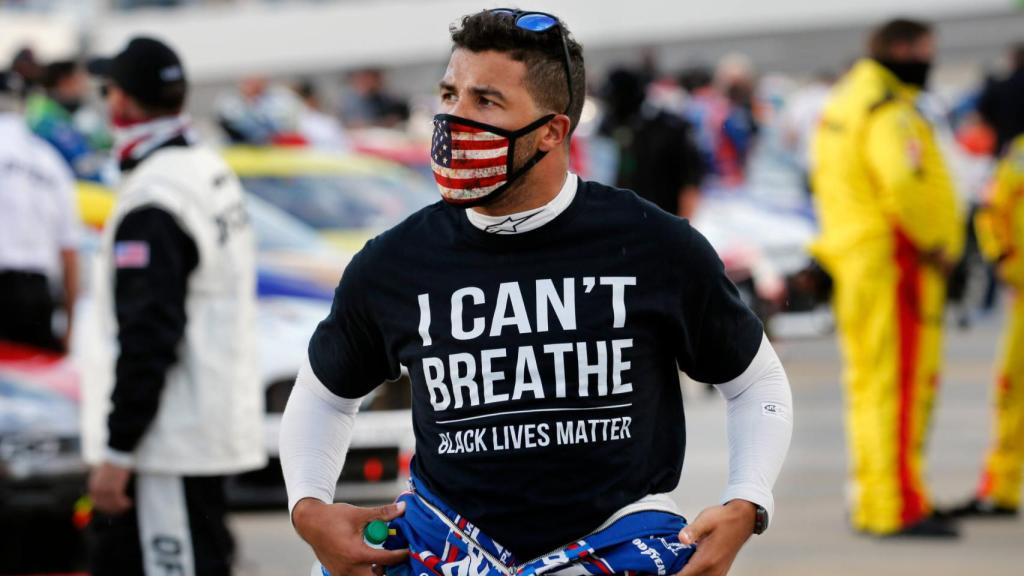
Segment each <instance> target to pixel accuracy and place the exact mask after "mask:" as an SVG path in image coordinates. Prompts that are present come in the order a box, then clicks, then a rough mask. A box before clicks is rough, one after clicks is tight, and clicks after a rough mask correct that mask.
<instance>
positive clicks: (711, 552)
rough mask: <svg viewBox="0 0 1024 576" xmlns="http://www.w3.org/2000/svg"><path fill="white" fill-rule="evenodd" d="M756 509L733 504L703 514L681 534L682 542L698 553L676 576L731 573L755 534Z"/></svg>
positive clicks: (745, 502) (733, 502) (717, 507)
mask: <svg viewBox="0 0 1024 576" xmlns="http://www.w3.org/2000/svg"><path fill="white" fill-rule="evenodd" d="M756 511H757V507H756V506H755V505H754V504H752V503H750V502H747V501H746V500H732V501H730V502H729V503H727V504H725V505H724V506H714V507H712V508H708V509H706V510H704V511H703V512H701V513H700V514H699V515H698V516H697V519H696V520H694V521H693V523H692V524H690V525H689V526H687V527H686V528H683V529H682V531H681V532H679V541H680V542H682V543H683V544H686V545H688V546H689V545H691V544H697V551H696V552H694V553H693V556H691V557H690V560H689V562H687V563H686V566H684V567H683V570H682V571H681V572H679V574H678V575H677V576H722V575H723V574H726V573H728V572H729V567H730V566H732V563H733V560H735V559H736V555H737V554H738V553H739V551H740V547H742V546H743V543H744V542H746V541H747V538H750V535H751V534H753V533H754V521H755V516H756Z"/></svg>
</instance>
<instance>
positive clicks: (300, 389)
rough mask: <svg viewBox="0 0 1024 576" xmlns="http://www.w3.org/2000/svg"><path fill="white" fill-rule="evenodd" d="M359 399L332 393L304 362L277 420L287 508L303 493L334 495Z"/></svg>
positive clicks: (305, 495) (318, 497)
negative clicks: (279, 427) (279, 428)
mask: <svg viewBox="0 0 1024 576" xmlns="http://www.w3.org/2000/svg"><path fill="white" fill-rule="evenodd" d="M360 402H361V399H352V400H349V399H344V398H340V397H338V396H334V395H333V394H331V393H330V392H329V391H328V390H327V388H325V387H324V385H323V384H322V383H320V381H319V380H318V379H317V378H316V375H315V374H313V371H312V369H311V368H310V366H309V363H308V362H306V363H305V364H304V365H303V367H302V369H301V370H300V371H299V376H298V378H297V379H296V382H295V387H294V388H293V389H292V393H291V396H290V397H289V398H288V405H287V407H285V411H284V416H283V417H282V420H281V436H280V454H281V470H282V472H283V474H284V482H285V487H286V488H287V490H288V510H289V511H292V512H293V511H294V510H295V507H296V504H298V502H299V501H300V500H302V499H304V498H313V499H316V500H319V501H321V502H328V503H329V502H332V501H333V500H334V489H335V486H336V485H337V483H338V477H339V476H340V475H341V469H342V467H343V466H344V464H345V454H346V453H347V452H348V447H349V444H351V442H352V429H353V428H354V426H355V416H356V413H357V412H358V410H359V404H360Z"/></svg>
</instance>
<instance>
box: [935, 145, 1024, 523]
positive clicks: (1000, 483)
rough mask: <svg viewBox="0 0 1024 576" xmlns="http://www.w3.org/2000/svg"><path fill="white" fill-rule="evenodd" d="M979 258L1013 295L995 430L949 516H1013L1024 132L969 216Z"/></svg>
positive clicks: (1021, 423) (1022, 403)
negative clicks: (969, 486)
mask: <svg viewBox="0 0 1024 576" xmlns="http://www.w3.org/2000/svg"><path fill="white" fill-rule="evenodd" d="M975 230H976V231H977V233H978V241H979V245H980V247H981V250H982V253H983V254H984V256H985V257H986V258H987V259H989V260H992V261H994V262H996V271H997V273H998V275H999V278H1000V279H1001V280H1002V281H1003V282H1005V283H1006V284H1007V285H1008V286H1009V287H1010V288H1011V290H1013V291H1014V294H1013V301H1012V303H1011V304H1010V318H1009V321H1008V322H1007V324H1006V328H1005V329H1004V333H1003V342H1002V352H1001V357H1000V360H999V364H998V366H997V369H996V385H995V427H994V431H993V438H992V445H991V447H990V448H989V451H988V455H987V456H986V458H985V467H984V469H983V470H982V474H981V482H980V483H979V485H978V490H977V493H976V494H975V496H974V498H972V499H971V500H969V501H968V502H966V503H965V504H963V505H961V506H959V507H957V508H954V509H953V510H952V511H951V512H952V513H953V515H954V516H958V517H967V516H983V517H984V516H987V517H996V516H1016V515H1017V513H1018V509H1019V508H1020V492H1021V481H1022V476H1021V474H1022V470H1024V299H1022V298H1021V290H1024V134H1021V135H1018V136H1017V137H1016V139H1014V140H1013V141H1011V143H1010V144H1009V146H1008V148H1007V152H1006V154H1005V156H1004V157H1003V159H1002V161H1001V162H1000V164H999V168H998V169H997V171H996V176H995V181H994V182H993V185H992V190H991V196H990V198H989V200H988V203H987V205H986V206H985V207H984V208H983V209H982V210H981V211H980V212H979V213H978V215H977V217H976V218H975Z"/></svg>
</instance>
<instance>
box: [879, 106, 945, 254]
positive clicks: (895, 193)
mask: <svg viewBox="0 0 1024 576" xmlns="http://www.w3.org/2000/svg"><path fill="white" fill-rule="evenodd" d="M864 154H865V160H866V162H867V165H868V169H869V171H870V173H871V176H872V179H873V180H874V183H875V186H876V188H877V190H878V199H879V202H880V203H881V207H882V211H883V212H884V213H885V214H886V215H888V217H889V218H890V219H891V221H892V222H893V224H894V225H896V226H898V227H899V228H900V230H901V231H902V232H903V233H904V234H906V235H907V237H908V238H909V239H910V241H911V242H912V243H913V244H914V245H915V246H916V247H917V248H918V249H919V250H922V251H929V250H933V249H936V248H939V249H941V250H942V251H943V252H944V253H945V255H946V257H947V258H948V259H950V260H955V259H958V258H959V257H960V254H961V252H962V251H963V243H964V230H963V223H962V217H961V215H960V207H959V203H958V200H957V198H956V193H955V191H954V189H953V183H952V179H951V178H950V176H949V172H948V170H947V168H946V165H945V161H944V160H943V158H942V153H941V151H940V150H939V146H938V143H937V142H936V140H935V135H934V133H933V130H932V128H931V126H930V125H928V123H927V122H926V121H925V120H924V119H923V118H921V117H920V115H919V114H918V113H917V112H916V111H915V110H914V109H913V108H912V107H910V106H908V105H906V104H903V103H902V102H898V101H894V102H891V103H885V104H882V105H881V106H880V107H879V109H878V110H876V111H874V112H873V113H872V115H871V119H870V120H869V121H868V123H867V125H866V128H865V140H864Z"/></svg>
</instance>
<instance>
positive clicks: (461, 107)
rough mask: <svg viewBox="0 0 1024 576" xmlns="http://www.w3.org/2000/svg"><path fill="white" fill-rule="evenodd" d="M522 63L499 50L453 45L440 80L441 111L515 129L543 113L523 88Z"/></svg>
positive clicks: (524, 74)
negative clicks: (460, 47)
mask: <svg viewBox="0 0 1024 576" xmlns="http://www.w3.org/2000/svg"><path fill="white" fill-rule="evenodd" d="M525 77H526V65H525V64H523V63H522V62H518V61H516V60H513V59H511V58H509V57H508V56H507V55H506V54H504V53H501V52H493V51H488V52H471V51H469V50H464V49H456V50H455V51H454V52H452V57H451V60H449V61H448V68H447V70H445V73H444V78H442V79H441V83H440V90H441V92H440V95H441V112H443V113H445V114H451V115H453V116H459V117H462V118H467V119H469V120H475V121H477V122H483V123H485V124H491V125H493V126H498V127H500V128H505V129H507V130H516V129H519V128H522V127H523V126H526V125H527V124H529V123H530V122H533V121H534V120H536V119H537V118H539V117H540V116H542V115H543V113H544V111H542V110H540V109H539V108H538V107H537V104H536V103H535V102H534V100H533V97H532V96H531V95H530V93H529V91H527V89H526V83H525V81H524V80H525Z"/></svg>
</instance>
